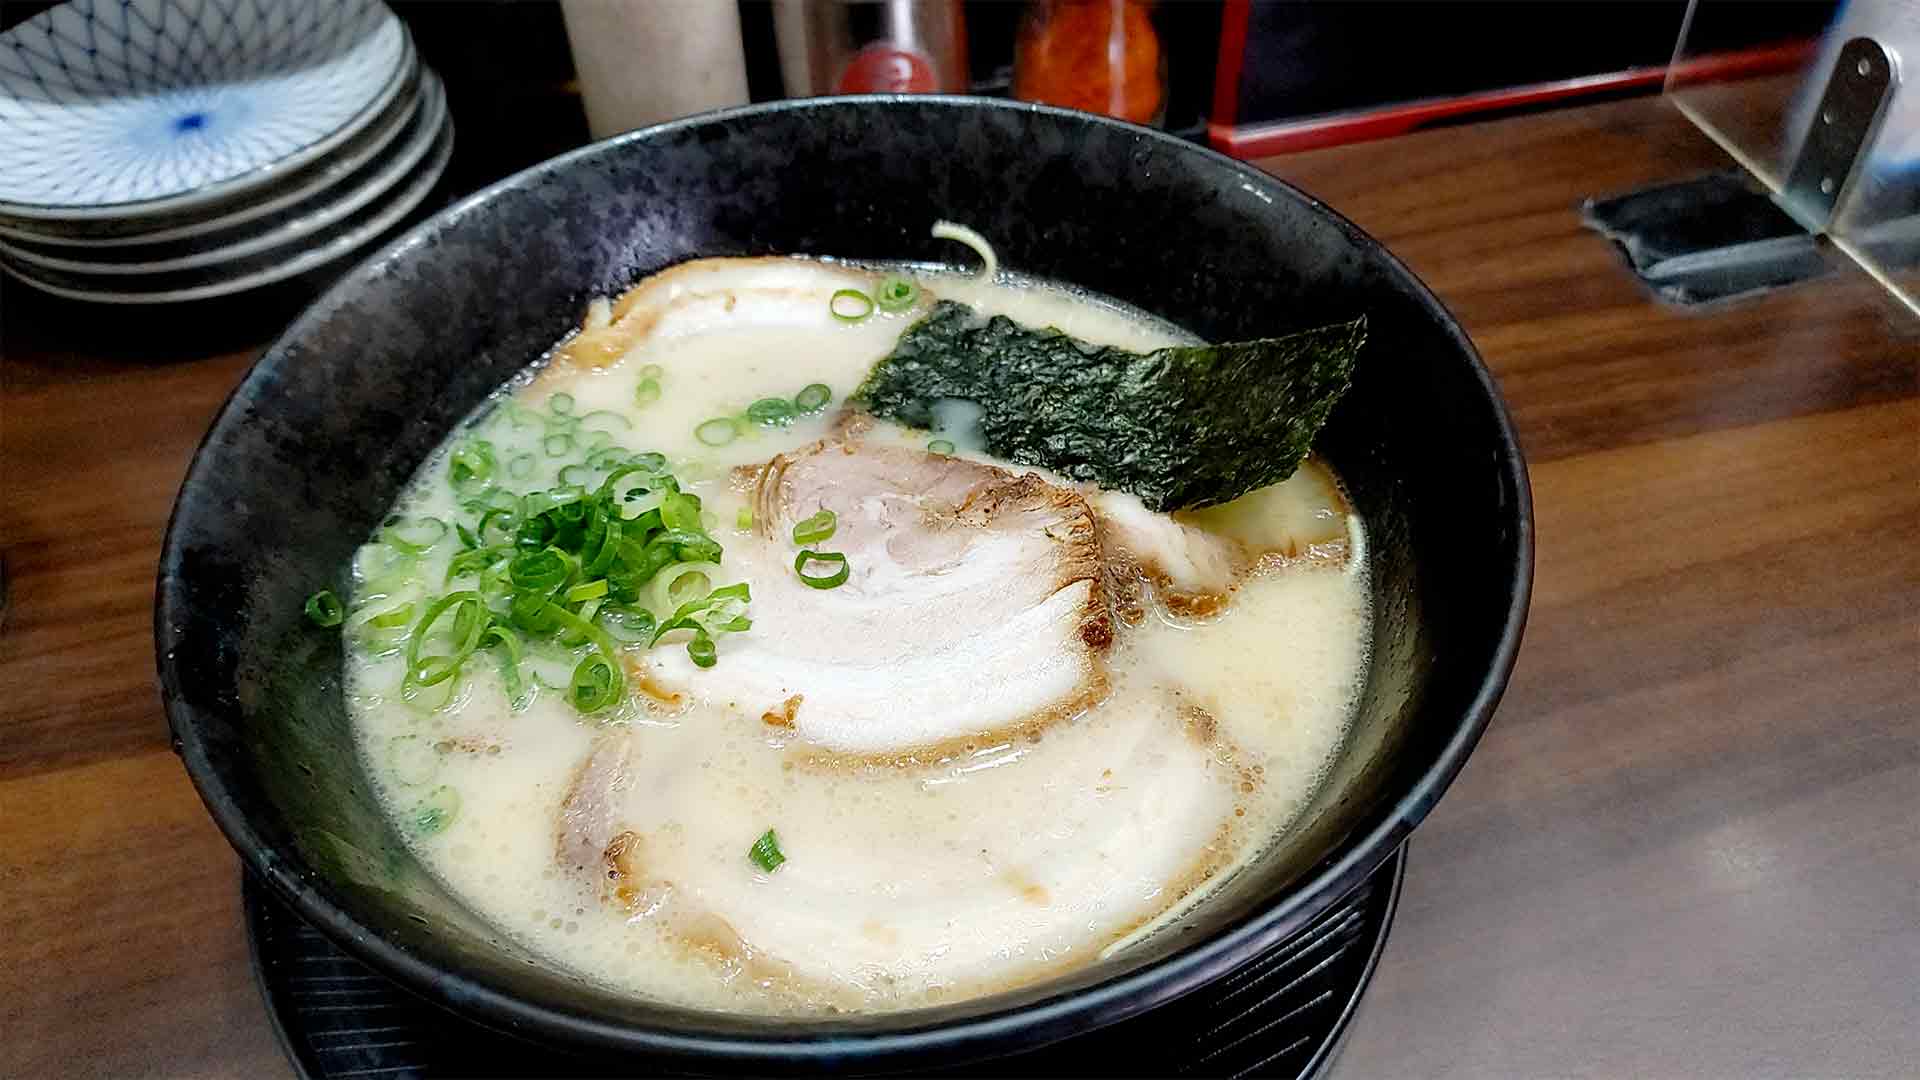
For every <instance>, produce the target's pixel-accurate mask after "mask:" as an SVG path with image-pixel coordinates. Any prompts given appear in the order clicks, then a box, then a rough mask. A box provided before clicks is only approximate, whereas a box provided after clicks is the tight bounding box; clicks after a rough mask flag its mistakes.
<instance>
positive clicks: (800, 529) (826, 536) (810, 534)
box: [793, 506, 840, 547]
mask: <svg viewBox="0 0 1920 1080" xmlns="http://www.w3.org/2000/svg"><path fill="white" fill-rule="evenodd" d="M839 527H840V518H839V516H838V515H836V514H835V513H834V512H833V511H831V510H829V509H827V508H826V507H824V506H823V507H821V508H820V509H819V511H818V512H816V513H815V514H814V515H813V516H812V517H810V518H807V519H806V520H804V521H797V522H795V523H794V525H793V542H794V543H796V544H799V545H801V546H802V547H805V546H806V545H808V544H818V543H820V542H822V541H825V540H831V539H833V533H834V530H835V529H838V528H839Z"/></svg>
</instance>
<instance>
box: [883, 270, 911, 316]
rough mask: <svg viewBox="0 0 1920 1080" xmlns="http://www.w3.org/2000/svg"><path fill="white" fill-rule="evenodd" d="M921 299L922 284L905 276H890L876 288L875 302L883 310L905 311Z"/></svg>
mask: <svg viewBox="0 0 1920 1080" xmlns="http://www.w3.org/2000/svg"><path fill="white" fill-rule="evenodd" d="M918 299H920V286H918V285H915V284H914V283H913V282H912V281H910V280H908V279H906V278H903V277H889V278H887V279H886V280H885V281H882V282H881V283H880V287H879V288H878V289H875V290H874V293H873V302H874V304H875V306H877V307H879V309H880V310H881V311H887V312H896V311H905V310H907V309H908V308H910V307H912V306H913V303H914V301H916V300H918Z"/></svg>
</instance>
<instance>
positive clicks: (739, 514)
mask: <svg viewBox="0 0 1920 1080" xmlns="http://www.w3.org/2000/svg"><path fill="white" fill-rule="evenodd" d="M733 527H734V528H736V529H739V530H740V531H742V532H745V531H746V530H748V529H751V528H753V507H751V506H743V507H741V508H740V509H738V510H735V511H734V512H733Z"/></svg>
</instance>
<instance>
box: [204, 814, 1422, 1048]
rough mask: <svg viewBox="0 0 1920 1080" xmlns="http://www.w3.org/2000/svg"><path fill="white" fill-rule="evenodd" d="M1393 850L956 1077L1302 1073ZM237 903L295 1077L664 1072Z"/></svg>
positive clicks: (1338, 998) (1397, 871)
mask: <svg viewBox="0 0 1920 1080" xmlns="http://www.w3.org/2000/svg"><path fill="white" fill-rule="evenodd" d="M1405 870H1406V849H1405V848H1404V847H1403V848H1401V849H1400V850H1399V851H1396V852H1394V854H1393V857H1392V858H1391V859H1389V860H1387V862H1386V863H1385V864H1384V865H1382V866H1381V867H1380V869H1379V870H1377V871H1375V872H1374V874H1373V876H1372V877H1370V878H1368V879H1367V880H1366V881H1365V882H1364V883H1362V884H1361V886H1360V887H1359V888H1358V889H1355V890H1354V891H1353V893H1352V894H1350V895H1349V896H1348V897H1347V898H1346V899H1345V900H1344V901H1342V902H1341V903H1340V904H1339V905H1338V906H1336V907H1334V908H1333V909H1332V910H1331V911H1328V912H1327V913H1326V914H1324V915H1322V916H1321V917H1320V918H1319V919H1317V920H1316V921H1315V922H1313V923H1312V924H1311V925H1309V926H1308V927H1307V928H1306V929H1305V930H1302V931H1301V932H1300V933H1299V934H1298V935H1296V936H1294V937H1292V938H1290V939H1288V940H1287V941H1285V942H1282V943H1281V944H1279V945H1277V946H1275V947H1274V948H1273V949H1271V950H1269V951H1268V952H1266V953H1265V954H1263V955H1262V956H1260V957H1259V958H1258V959H1256V960H1254V961H1253V962H1251V963H1249V964H1247V965H1246V966H1245V967H1243V968H1241V969H1240V970H1238V971H1236V972H1234V973H1233V974H1231V975H1229V976H1227V977H1226V978H1223V979H1221V980H1220V981H1218V982H1216V983H1213V984H1211V985H1209V986H1207V987H1205V988H1203V989H1200V990H1197V991H1195V992H1194V993H1192V994H1189V995H1187V996H1186V997H1183V998H1181V999H1180V1000H1178V1001H1175V1002H1172V1003H1170V1004H1168V1005H1164V1006H1161V1007H1160V1008H1158V1009H1155V1010H1153V1011H1151V1012H1148V1013H1146V1014H1144V1015H1142V1016H1139V1017H1135V1018H1134V1019H1132V1020H1128V1021H1125V1022H1122V1023H1119V1024H1115V1025H1112V1026H1110V1027H1105V1028H1101V1029H1099V1030H1097V1031H1092V1032H1088V1033H1087V1034H1085V1035H1076V1036H1074V1037H1072V1038H1069V1039H1067V1040H1065V1041H1063V1042H1059V1043H1055V1044H1053V1045H1051V1046H1048V1047H1044V1048H1042V1049H1040V1050H1036V1051H1032V1052H1029V1053H1025V1054H1019V1055H1016V1056H1013V1057H1007V1058H1000V1059H996V1060H993V1061H989V1062H982V1063H974V1064H970V1065H967V1066H964V1067H960V1068H956V1069H954V1070H953V1074H954V1075H968V1076H1278V1077H1299V1076H1314V1075H1317V1074H1319V1073H1320V1072H1322V1071H1323V1070H1324V1069H1325V1068H1326V1066H1327V1065H1328V1063H1329V1062H1331V1061H1332V1060H1333V1056H1334V1053H1335V1052H1336V1051H1337V1049H1338V1048H1339V1043H1340V1036H1341V1034H1342V1033H1343V1032H1344V1031H1345V1029H1346V1026H1347V1022H1348V1021H1349V1020H1350V1019H1352V1017H1353V1011H1354V1008H1355V1006H1357V1005H1358V1004H1359V1001H1360V993H1361V991H1362V990H1364V989H1365V987H1366V984H1367V981H1368V980H1369V979H1370V978H1372V976H1373V968H1374V964H1375V963H1376V962H1377V961H1378V960H1379V958H1380V950H1381V949H1382V948H1383V947H1384V946H1385V945H1386V941H1387V928H1388V926H1389V925H1390V924H1391V923H1392V922H1393V910H1394V905H1395V904H1396V903H1397V902H1398V900H1399V897H1400V879H1401V877H1402V876H1403V875H1404V874H1405ZM242 878H243V880H242V882H241V897H242V906H243V907H244V908H245V909H246V913H247V943H248V946H249V948H250V950H251V952H252V955H253V965H254V973H255V975H256V976H257V978H258V979H259V983H260V992H261V994H262V995H263V996H264V997H265V998H266V1001H267V1012H268V1014H269V1016H270V1017H271V1018H272V1020H273V1026H274V1031H275V1033H276V1034H277V1035H279V1037H280V1044H281V1045H282V1046H283V1047H285V1048H286V1051H287V1056H288V1057H290V1058H291V1059H292V1060H293V1066H294V1069H295V1071H296V1072H298V1073H299V1074H300V1075H301V1076H303V1077H312V1078H316V1080H318V1078H335V1077H342V1078H344V1077H369V1078H379V1080H388V1078H396V1080H397V1078H405V1077H421V1078H434V1077H504V1076H541V1077H602V1076H616V1075H626V1076H659V1075H665V1074H664V1073H662V1072H661V1071H660V1070H658V1069H654V1068H650V1067H649V1065H648V1063H647V1062H645V1061H635V1060H627V1061H623V1062H620V1063H617V1064H614V1065H611V1066H610V1065H609V1064H608V1063H606V1062H595V1061H586V1060H582V1059H577V1058H573V1057H570V1056H567V1055H566V1054H564V1053H562V1052H560V1051H556V1050H554V1049H551V1048H549V1047H544V1046H536V1045H534V1044H532V1043H528V1042H524V1041H521V1040H519V1039H516V1038H513V1037H511V1036H507V1035H502V1034H499V1033H497V1032H494V1031H491V1030H488V1029H486V1028H482V1027H477V1026H475V1025H473V1024H471V1023H469V1022H467V1021H465V1020H462V1019H460V1018H458V1017H456V1016H454V1015H452V1014H451V1013H448V1012H446V1011H444V1010H442V1009H439V1008H437V1007H435V1006H433V1005H429V1004H427V1003H426V1002H424V1001H421V1000H419V999H418V998H415V997H413V996H412V995H410V994H408V993H406V992H405V991H403V990H401V989H400V988H399V987H397V986H395V985H393V984H392V983H390V982H388V981H387V980H386V979H385V978H383V977H381V976H380V975H377V974H375V973H374V972H373V971H371V970H370V969H368V968H367V967H366V966H365V965H364V964H361V963H360V962H359V961H357V960H353V959H350V958H349V957H348V956H347V955H346V954H344V953H342V952H341V951H340V950H338V949H336V948H334V946H333V944H332V943H331V942H329V941H328V940H327V939H326V938H325V937H323V936H321V935H320V933H319V932H318V931H316V930H314V929H313V928H311V927H309V926H308V925H307V924H306V923H304V922H302V921H300V918H299V916H297V915H295V914H294V913H293V912H292V911H290V910H289V909H288V908H287V907H286V906H285V905H283V904H281V903H280V901H279V900H278V899H277V898H275V897H274V896H272V895H271V894H270V893H269V892H268V891H267V890H266V889H265V888H264V887H262V886H261V885H260V884H259V883H258V882H256V881H254V880H253V878H252V877H251V876H250V875H245V874H243V875H242Z"/></svg>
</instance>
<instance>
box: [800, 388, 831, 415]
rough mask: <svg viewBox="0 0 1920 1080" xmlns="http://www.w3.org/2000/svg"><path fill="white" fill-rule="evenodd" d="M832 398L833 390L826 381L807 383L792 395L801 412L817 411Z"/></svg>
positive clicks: (824, 406)
mask: <svg viewBox="0 0 1920 1080" xmlns="http://www.w3.org/2000/svg"><path fill="white" fill-rule="evenodd" d="M832 400H833V390H832V388H831V387H829V386H828V385H827V384H826V383H808V384H807V385H806V386H804V387H802V388H801V389H800V392H799V393H797V394H795V395H793V403H794V404H795V405H797V406H799V407H800V411H801V412H803V413H817V412H819V411H820V410H821V409H824V408H826V407H827V402H829V401H832Z"/></svg>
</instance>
